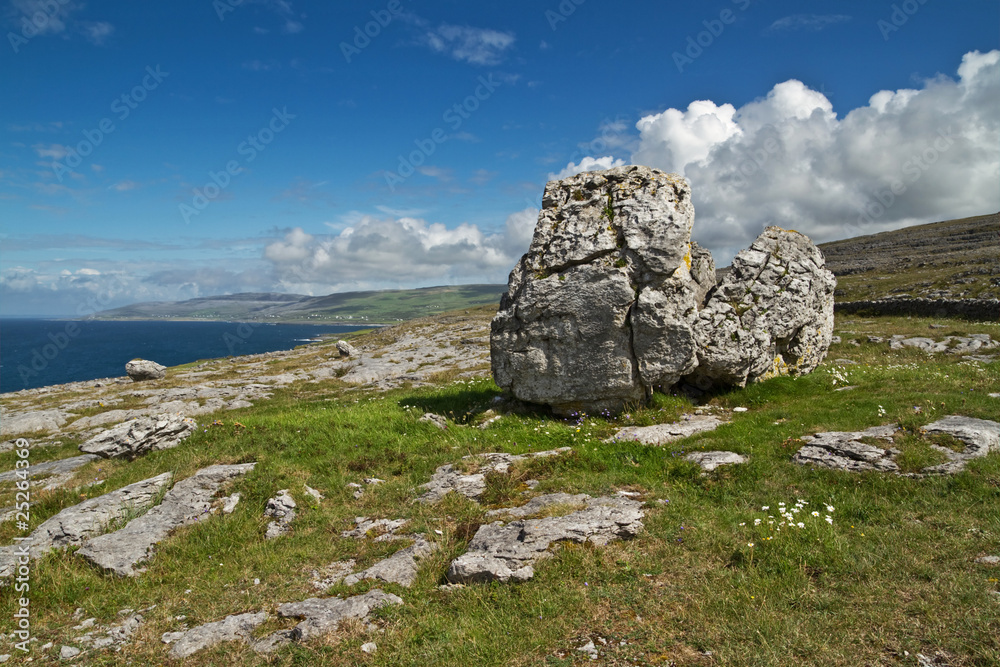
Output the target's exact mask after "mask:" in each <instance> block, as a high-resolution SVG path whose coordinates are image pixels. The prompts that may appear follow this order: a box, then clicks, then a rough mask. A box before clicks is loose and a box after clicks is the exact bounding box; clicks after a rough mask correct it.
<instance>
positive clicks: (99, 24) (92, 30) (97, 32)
mask: <svg viewBox="0 0 1000 667" xmlns="http://www.w3.org/2000/svg"><path fill="white" fill-rule="evenodd" d="M80 31H81V32H82V33H83V36H84V37H86V38H87V41H89V42H90V43H91V44H95V45H97V46H102V45H103V44H104V42H105V40H107V38H108V37H110V36H111V34H112V33H113V32H114V31H115V27H114V26H113V25H111V24H110V23H108V22H107V21H88V22H86V23H83V24H82V25H81V26H80Z"/></svg>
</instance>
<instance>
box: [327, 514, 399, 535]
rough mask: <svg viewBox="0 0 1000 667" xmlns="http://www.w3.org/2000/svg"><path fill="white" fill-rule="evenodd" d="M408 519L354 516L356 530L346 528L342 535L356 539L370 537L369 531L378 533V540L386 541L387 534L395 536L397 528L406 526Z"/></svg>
mask: <svg viewBox="0 0 1000 667" xmlns="http://www.w3.org/2000/svg"><path fill="white" fill-rule="evenodd" d="M407 523H409V521H408V520H407V519H369V518H368V517H366V516H358V517H354V524H355V526H356V527H355V528H354V530H345V531H344V532H342V533H341V534H340V536H341V537H353V538H354V539H356V540H360V539H362V538H365V537H368V535H369V533H377V536H376V538H375V539H376V541H385V540H384V539H380V538H385V537H386V536H392V537H395V533H396V531H397V530H399V529H400V528H402V527H403V526H405V525H406V524H407Z"/></svg>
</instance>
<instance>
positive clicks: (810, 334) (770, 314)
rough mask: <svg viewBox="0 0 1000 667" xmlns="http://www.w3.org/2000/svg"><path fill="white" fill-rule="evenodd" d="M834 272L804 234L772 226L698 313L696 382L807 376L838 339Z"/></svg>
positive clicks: (740, 383) (736, 261)
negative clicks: (834, 307) (834, 335)
mask: <svg viewBox="0 0 1000 667" xmlns="http://www.w3.org/2000/svg"><path fill="white" fill-rule="evenodd" d="M836 286H837V281H836V278H834V276H833V273H831V272H830V271H829V270H827V269H826V265H825V261H824V259H823V253H822V252H820V250H819V248H817V247H816V246H815V245H813V243H812V241H810V240H809V238H808V237H806V236H805V235H804V234H800V233H798V232H794V231H785V230H783V229H779V228H778V227H768V228H767V229H765V230H764V232H763V233H762V234H761V235H760V236H758V237H757V239H756V240H755V241H754V242H753V244H751V246H750V247H749V248H747V249H746V250H742V251H740V252H739V253H738V254H737V255H736V257H735V258H734V259H733V267H732V270H731V271H730V272H729V273H728V274H726V276H725V278H723V280H722V283H721V284H720V285H719V286H718V287H717V288H716V290H715V292H714V293H713V294H712V296H711V297H710V298H709V300H708V303H707V304H706V305H705V308H704V309H703V310H702V311H701V312H700V313H699V318H698V323H697V325H696V326H695V336H696V338H697V341H698V348H699V349H698V368H697V370H696V371H695V372H694V373H693V375H692V378H691V381H692V383H693V384H695V385H696V386H700V387H702V388H707V387H709V386H711V385H719V384H721V385H735V386H740V387H742V386H745V385H746V384H747V382H755V381H757V380H764V379H767V378H770V377H774V376H777V375H789V374H791V375H799V374H803V373H809V372H811V371H812V370H813V369H814V368H816V367H817V366H818V365H819V364H820V363H821V362H822V361H823V358H824V357H825V356H826V351H827V349H828V348H829V347H830V340H831V339H832V337H833V291H834V289H835V288H836Z"/></svg>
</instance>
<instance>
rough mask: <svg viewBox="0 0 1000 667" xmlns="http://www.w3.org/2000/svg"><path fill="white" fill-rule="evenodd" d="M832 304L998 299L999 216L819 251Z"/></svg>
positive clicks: (824, 247)
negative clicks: (833, 280) (832, 279)
mask: <svg viewBox="0 0 1000 667" xmlns="http://www.w3.org/2000/svg"><path fill="white" fill-rule="evenodd" d="M819 248H820V250H822V251H823V255H824V256H825V257H826V266H827V268H829V269H830V270H831V271H833V273H834V275H836V276H837V292H836V299H837V301H861V300H870V299H878V298H882V297H915V298H916V297H921V298H930V299H997V298H1000V213H992V214H990V215H980V216H976V217H974V218H962V219H960V220H946V221H944V222H934V223H931V224H927V225H916V226H914V227H906V228H904V229H897V230H895V231H892V232H882V233H880V234H872V235H870V236H858V237H856V238H852V239H845V240H843V241H833V242H832V243H823V244H821V245H820V246H819Z"/></svg>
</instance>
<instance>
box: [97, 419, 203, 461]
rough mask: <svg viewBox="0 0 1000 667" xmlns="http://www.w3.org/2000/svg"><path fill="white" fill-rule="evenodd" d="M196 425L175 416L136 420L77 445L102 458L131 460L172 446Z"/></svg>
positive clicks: (188, 433)
mask: <svg viewBox="0 0 1000 667" xmlns="http://www.w3.org/2000/svg"><path fill="white" fill-rule="evenodd" d="M197 426H198V424H197V423H196V422H195V421H194V420H193V419H190V418H188V417H183V416H181V415H179V414H162V415H157V416H155V417H138V418H136V419H133V420H131V421H127V422H125V423H124V424H118V426H115V427H114V428H110V429H108V430H107V431H104V432H103V433H101V434H99V435H96V436H94V437H93V438H91V439H90V440H88V441H87V442H85V443H83V444H82V445H80V451H81V452H86V453H88V454H97V455H98V456H103V457H104V458H106V459H111V458H119V457H122V458H127V459H134V458H136V457H137V456H141V455H142V454H145V453H146V452H152V451H156V450H160V449H170V448H172V447H176V446H177V445H179V444H180V443H181V440H183V439H184V438H186V437H188V436H189V435H191V434H192V433H193V432H194V429H195V428H196V427H197Z"/></svg>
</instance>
